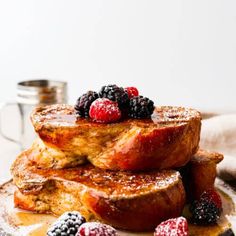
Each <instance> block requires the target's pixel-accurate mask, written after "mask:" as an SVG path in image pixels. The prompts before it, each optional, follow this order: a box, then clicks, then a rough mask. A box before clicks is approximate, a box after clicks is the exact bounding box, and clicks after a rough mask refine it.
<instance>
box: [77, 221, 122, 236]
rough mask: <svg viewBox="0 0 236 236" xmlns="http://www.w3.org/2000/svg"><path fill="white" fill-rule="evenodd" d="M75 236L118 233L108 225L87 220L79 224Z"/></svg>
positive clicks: (110, 235) (105, 235)
mask: <svg viewBox="0 0 236 236" xmlns="http://www.w3.org/2000/svg"><path fill="white" fill-rule="evenodd" d="M76 236H118V234H117V232H116V230H115V229H114V228H113V227H111V226H110V225H106V224H102V223H98V222H88V223H85V224H83V225H81V226H80V228H79V230H78V233H77V235H76Z"/></svg>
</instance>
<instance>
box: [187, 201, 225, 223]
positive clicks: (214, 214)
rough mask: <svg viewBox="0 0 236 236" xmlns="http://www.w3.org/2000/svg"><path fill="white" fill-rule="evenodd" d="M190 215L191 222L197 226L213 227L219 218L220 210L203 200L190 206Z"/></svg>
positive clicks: (213, 204)
mask: <svg viewBox="0 0 236 236" xmlns="http://www.w3.org/2000/svg"><path fill="white" fill-rule="evenodd" d="M190 212H191V213H192V221H193V223H194V224H197V225H213V224H216V222H217V220H218V219H219V217H220V212H221V211H220V209H219V208H218V207H217V206H216V204H215V203H213V202H210V201H208V200H205V199H200V200H199V201H194V202H193V204H192V205H191V206H190Z"/></svg>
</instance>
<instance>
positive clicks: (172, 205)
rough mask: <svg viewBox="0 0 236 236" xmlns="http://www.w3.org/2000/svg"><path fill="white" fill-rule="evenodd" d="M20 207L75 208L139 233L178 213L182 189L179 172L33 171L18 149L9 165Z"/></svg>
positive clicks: (40, 209) (182, 201) (44, 209)
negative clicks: (15, 157) (17, 154)
mask: <svg viewBox="0 0 236 236" xmlns="http://www.w3.org/2000/svg"><path fill="white" fill-rule="evenodd" d="M12 174H13V180H14V183H15V184H16V186H17V187H18V191H17V192H16V193H15V205H16V206H17V207H20V208H22V209H26V210H31V211H36V212H48V213H54V214H58V215H60V214H62V213H63V212H65V211H68V210H79V211H81V213H82V214H84V215H85V216H86V217H87V218H91V217H92V218H94V217H95V218H97V219H99V220H102V221H104V222H106V223H108V224H111V225H113V226H115V227H118V228H121V229H128V230H134V231H144V230H150V229H153V228H155V226H156V225H157V224H158V223H160V222H161V221H163V220H165V219H168V218H171V217H176V216H179V215H180V214H181V212H182V209H183V207H184V204H185V190H184V187H183V184H182V181H181V176H180V174H179V172H177V171H174V170H163V171H150V172H140V173H134V172H123V171H116V172H114V171H108V170H102V169H99V168H96V167H94V166H92V165H91V164H87V165H83V166H80V167H77V168H71V169H64V170H55V169H54V170H53V169H51V170H46V169H38V168H37V167H36V166H35V165H34V164H33V163H32V161H30V159H29V158H28V151H26V152H23V153H22V154H21V155H20V156H19V157H18V158H17V159H16V161H15V162H14V164H13V165H12Z"/></svg>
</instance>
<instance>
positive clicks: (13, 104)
mask: <svg viewBox="0 0 236 236" xmlns="http://www.w3.org/2000/svg"><path fill="white" fill-rule="evenodd" d="M8 106H17V107H18V109H19V112H20V113H21V110H20V108H19V105H18V103H17V102H7V103H2V104H1V106H0V135H1V136H2V137H3V138H5V139H6V140H9V141H11V142H14V143H17V144H18V145H20V146H21V142H20V141H19V140H16V139H14V138H11V137H9V136H8V135H6V134H4V132H3V130H2V114H3V110H4V108H6V107H8ZM21 117H22V116H21ZM22 122H23V121H22V119H21V127H22Z"/></svg>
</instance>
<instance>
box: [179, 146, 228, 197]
mask: <svg viewBox="0 0 236 236" xmlns="http://www.w3.org/2000/svg"><path fill="white" fill-rule="evenodd" d="M223 158H224V157H223V155H222V154H220V153H216V152H210V151H206V150H202V149H200V150H198V152H197V153H196V154H195V155H193V156H192V157H191V160H190V162H189V163H188V164H187V165H186V166H185V167H183V168H182V170H180V173H181V175H182V177H183V181H184V186H185V189H186V193H187V198H188V200H189V201H192V200H195V199H199V197H200V196H201V194H202V193H203V192H204V191H207V190H209V189H213V188H214V183H215V179H216V166H217V164H218V163H219V162H221V161H222V160H223Z"/></svg>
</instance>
